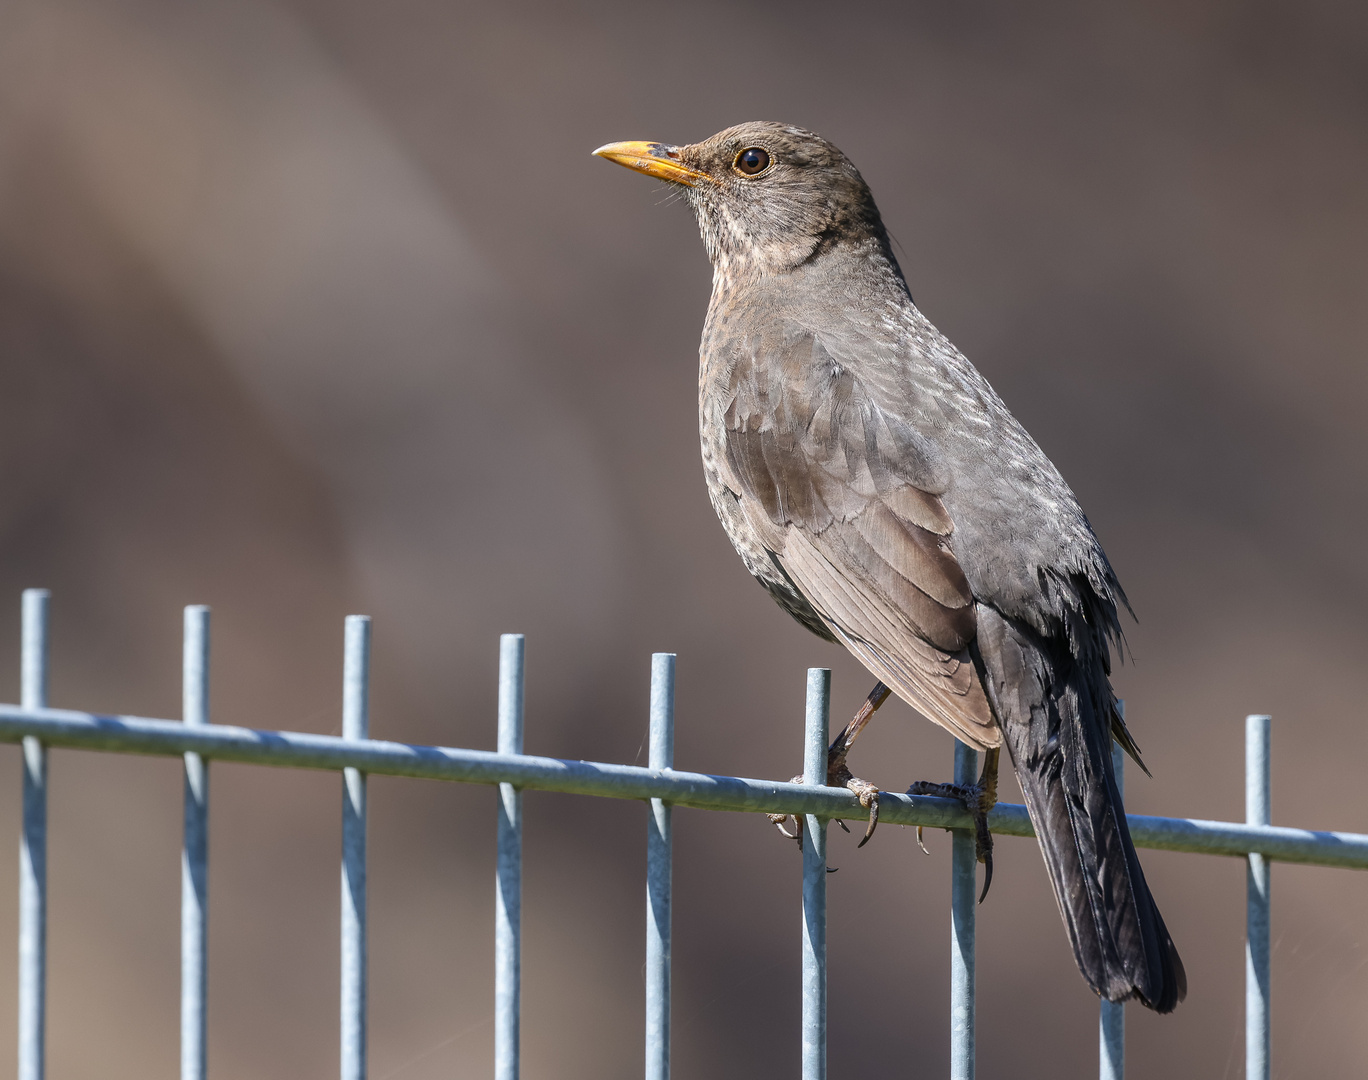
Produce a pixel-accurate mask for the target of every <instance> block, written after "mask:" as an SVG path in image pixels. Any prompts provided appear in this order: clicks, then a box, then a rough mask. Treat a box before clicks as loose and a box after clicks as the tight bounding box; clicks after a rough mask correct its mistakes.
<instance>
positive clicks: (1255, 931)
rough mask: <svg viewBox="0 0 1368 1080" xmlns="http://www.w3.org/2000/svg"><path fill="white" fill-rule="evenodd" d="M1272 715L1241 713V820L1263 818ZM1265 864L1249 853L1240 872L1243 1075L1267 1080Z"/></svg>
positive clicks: (1265, 816)
mask: <svg viewBox="0 0 1368 1080" xmlns="http://www.w3.org/2000/svg"><path fill="white" fill-rule="evenodd" d="M1271 725H1272V718H1271V717H1268V716H1248V717H1246V718H1245V820H1246V821H1248V822H1249V823H1250V824H1251V825H1267V824H1268V822H1269V789H1270V784H1269V763H1268V751H1269V729H1270V727H1271ZM1269 884H1270V882H1269V866H1268V860H1267V859H1265V858H1264V856H1263V855H1261V854H1258V853H1251V854H1250V855H1249V867H1248V869H1247V870H1246V872H1245V890H1246V905H1245V917H1246V931H1245V1080H1268V1078H1269V1075H1270V1071H1269V1069H1270V1056H1269V1049H1270V1037H1269V1036H1270V1033H1269V1019H1270V1014H1269V998H1268V990H1269V985H1268V976H1269V948H1268V946H1269V901H1270V896H1269Z"/></svg>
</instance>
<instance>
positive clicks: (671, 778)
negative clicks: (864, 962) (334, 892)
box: [0, 704, 1368, 870]
mask: <svg viewBox="0 0 1368 1080" xmlns="http://www.w3.org/2000/svg"><path fill="white" fill-rule="evenodd" d="M29 735H32V736H34V737H36V738H38V739H40V740H41V741H42V742H43V743H44V744H46V745H48V746H63V747H75V748H79V749H83V750H107V751H112V752H115V753H126V754H158V755H171V756H175V755H179V754H182V753H186V752H195V753H198V754H201V755H203V756H204V757H205V758H206V759H210V758H214V759H217V760H220V761H239V762H244V763H248V764H254V765H274V766H280V767H283V768H294V769H328V770H333V771H338V770H341V769H344V768H348V767H351V768H357V769H361V770H363V771H365V772H368V773H371V774H373V775H374V774H380V775H383V776H411V777H415V778H418V779H425V780H449V781H455V782H458V783H467V784H504V783H506V784H514V785H516V786H518V787H521V788H533V789H537V790H541V791H562V792H568V793H571V794H576V795H601V796H604V797H606V798H612V799H665V800H666V801H667V802H672V803H674V804H675V806H691V807H697V808H699V809H703V810H737V811H742V812H746V813H756V814H817V815H819V816H820V817H825V818H835V817H839V818H856V817H859V818H864V817H865V816H867V812H866V811H865V810H864V808H863V807H861V806H860V803H859V800H858V799H857V798H856V797H855V795H854V794H853V793H852V792H850V791H847V790H846V789H844V788H811V787H808V786H806V785H804V784H791V783H786V782H784V781H780V780H756V779H750V778H747V777H743V776H711V775H709V774H707V773H691V772H682V771H680V770H677V769H676V770H673V771H671V772H669V773H665V774H662V773H656V772H652V771H651V770H650V769H646V768H640V767H637V766H634V765H614V764H609V763H604V762H599V761H567V760H562V759H560V758H547V757H536V756H532V755H524V754H519V755H507V754H498V753H493V752H491V751H488V750H467V749H462V748H457V747H450V746H415V745H411V744H408V743H396V742H385V741H384V740H380V739H370V740H368V741H366V742H364V743H356V742H349V741H347V740H345V739H342V738H339V737H337V736H333V735H314V734H310V733H307V732H297V731H259V730H256V729H253V728H241V727H231V726H228V725H226V724H211V725H209V726H207V727H203V728H189V727H186V726H185V725H184V724H181V723H179V722H177V721H172V720H152V719H147V718H145V717H139V716H111V715H103V714H99V713H86V712H76V711H74V710H70V709H43V710H41V711H38V712H34V711H29V710H26V709H24V708H22V707H21V706H18V705H12V704H0V743H3V742H10V743H17V742H20V741H22V739H23V738H24V737H25V736H29ZM879 808H880V809H879V820H880V821H881V822H883V823H884V824H893V825H925V826H926V827H927V828H935V829H967V828H969V827H970V825H971V824H972V823H971V822H970V820H969V815H968V814H966V813H965V811H964V807H963V806H962V805H960V803H959V801H958V800H956V799H939V798H934V797H932V796H924V795H896V794H892V793H890V792H883V793H882V794H881V795H880V797H879ZM1126 820H1127V821H1128V822H1129V823H1130V831H1131V839H1132V840H1133V841H1134V842H1135V846H1136V847H1141V848H1154V849H1156V850H1160V851H1189V852H1194V853H1197V854H1202V855H1229V856H1233V857H1237V858H1244V857H1245V855H1247V854H1248V853H1249V852H1251V851H1254V852H1258V853H1260V854H1262V855H1263V856H1264V857H1265V858H1268V859H1272V860H1275V861H1277V862H1292V863H1303V864H1307V865H1313V866H1335V867H1342V868H1345V869H1353V870H1368V835H1364V834H1362V833H1347V832H1329V831H1317V830H1311V829H1293V828H1288V827H1286V826H1281V825H1248V824H1245V823H1244V822H1237V821H1203V820H1200V819H1194V818H1163V817H1149V816H1146V815H1144V814H1130V815H1128V816H1127V818H1126ZM988 824H989V825H990V826H991V827H992V830H993V832H994V834H995V835H998V836H1035V831H1034V830H1033V829H1032V828H1031V821H1030V818H1029V817H1028V815H1027V813H1026V808H1025V807H1024V806H1021V805H1020V804H1018V803H998V805H997V806H996V807H995V808H994V809H993V812H992V813H991V814H989V815H988Z"/></svg>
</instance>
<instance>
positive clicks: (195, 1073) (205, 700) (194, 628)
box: [181, 604, 209, 1080]
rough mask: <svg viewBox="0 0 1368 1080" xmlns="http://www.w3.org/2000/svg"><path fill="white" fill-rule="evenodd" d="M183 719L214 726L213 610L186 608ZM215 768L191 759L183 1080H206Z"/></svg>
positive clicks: (184, 858) (184, 872) (184, 862)
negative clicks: (212, 779)
mask: <svg viewBox="0 0 1368 1080" xmlns="http://www.w3.org/2000/svg"><path fill="white" fill-rule="evenodd" d="M181 719H182V721H183V722H184V723H185V724H187V725H189V726H199V725H201V724H207V723H209V609H208V608H207V607H204V606H202V605H199V604H192V605H190V606H189V607H187V608H186V609H185V626H184V638H183V641H182V649H181ZM208 885H209V769H208V766H207V765H205V763H204V759H203V758H201V757H200V755H199V754H193V753H187V754H186V755H185V843H184V847H183V848H182V850H181V1080H204V1076H205V1073H206V1071H207V1069H208V1044H207V1039H206V1030H205V1028H206V1023H207V1016H208V1009H207V1002H206V996H207V988H208V978H207V976H208V955H207V954H208V945H209V889H208Z"/></svg>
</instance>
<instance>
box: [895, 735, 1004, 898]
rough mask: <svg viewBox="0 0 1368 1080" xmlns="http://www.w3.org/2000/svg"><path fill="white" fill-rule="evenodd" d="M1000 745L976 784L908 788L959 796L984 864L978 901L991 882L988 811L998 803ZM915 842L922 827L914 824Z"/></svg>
mask: <svg viewBox="0 0 1368 1080" xmlns="http://www.w3.org/2000/svg"><path fill="white" fill-rule="evenodd" d="M1000 754H1001V749H1000V748H999V747H996V746H995V747H993V749H991V750H989V751H988V752H987V753H986V754H984V756H983V773H982V774H981V775H980V776H979V781H978V783H977V784H972V785H965V784H933V783H931V782H930V781H929V780H918V781H917V782H916V783H915V784H913V785H912V786H911V787H910V788H908V789H907V793H908V794H909V795H935V796H937V797H939V798H942V799H958V800H959V801H960V802H962V803H963V804H964V808H965V809H966V810H968V811H969V816H970V817H972V818H973V819H974V851H975V854H977V856H978V861H979V862H981V863H983V891H982V892H981V893H979V903H980V904H981V903H983V900H984V897H986V896H987V895H988V886H990V885H991V884H992V883H993V834H992V833H991V832H989V830H988V811H990V810H991V809H993V807H994V806H996V805H997V782H998V757H999V756H1000ZM917 842H918V843H920V842H921V827H920V826H918V827H917Z"/></svg>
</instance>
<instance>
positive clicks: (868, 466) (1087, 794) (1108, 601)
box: [595, 123, 1187, 1012]
mask: <svg viewBox="0 0 1368 1080" xmlns="http://www.w3.org/2000/svg"><path fill="white" fill-rule="evenodd" d="M595 153H596V154H598V155H599V156H601V157H605V158H608V159H609V160H612V161H616V162H618V163H619V164H622V165H625V166H627V167H628V168H630V169H635V170H636V171H638V172H642V173H646V174H647V175H649V176H654V177H658V178H660V179H662V180H667V181H669V182H671V183H673V184H677V185H680V186H681V187H682V189H683V191H684V193H685V195H686V198H687V199H688V202H689V204H690V205H691V206H692V207H693V210H694V213H695V214H696V215H697V218H698V224H699V229H700V231H701V232H702V234H703V242H704V244H705V245H706V247H707V251H708V256H709V258H710V259H711V260H712V266H713V289H712V299H711V302H710V303H709V305H708V315H707V321H706V323H705V325H704V329H703V341H702V346H701V349H700V359H701V370H700V374H699V424H700V427H701V432H702V440H703V468H704V472H705V475H706V478H707V484H708V493H709V495H710V496H711V498H712V504H713V507H714V509H715V510H716V511H717V516H718V517H719V518H720V519H721V520H722V525H723V527H724V528H725V529H726V531H727V535H728V536H729V537H730V538H731V542H732V544H733V545H735V547H736V550H737V551H738V552H739V553H740V555H741V557H742V559H744V560H745V563H746V567H747V569H748V570H749V571H750V572H751V573H752V574H753V575H754V576H755V577H756V578H757V579H758V580H759V582H760V583H761V584H762V585H763V586H764V587H765V588H766V589H767V590H769V592H770V594H771V595H772V596H773V597H774V599H775V600H777V601H778V602H779V604H780V606H781V607H783V608H784V609H785V610H786V611H788V612H789V614H791V615H792V616H793V617H794V618H796V619H797V620H798V621H799V622H801V623H802V624H803V625H804V626H806V627H807V628H808V629H809V630H811V631H812V632H813V633H815V634H817V635H819V636H821V637H823V638H826V639H828V640H831V641H838V642H840V643H842V644H844V645H845V646H846V648H848V649H849V650H850V651H851V652H852V653H854V655H855V656H856V657H858V658H859V659H860V660H861V661H862V662H863V663H864V665H865V666H866V667H867V668H868V669H869V670H870V671H871V672H872V673H873V674H874V675H876V676H877V677H878V679H879V682H878V683H877V684H876V685H875V687H874V690H873V691H872V692H871V693H870V695H869V698H868V699H867V700H866V702H865V704H864V706H863V707H862V708H861V710H860V711H859V713H857V714H856V716H855V717H854V719H852V720H851V722H850V723H849V724H848V725H846V728H845V729H844V730H843V731H842V732H841V734H840V735H839V736H838V737H837V739H836V741H835V742H834V743H833V744H832V747H831V751H830V754H829V756H828V782H829V783H832V784H844V785H846V786H848V787H849V788H851V789H852V790H853V791H854V792H855V793H856V794H857V795H858V796H859V797H860V801H861V803H862V804H863V805H864V806H865V807H866V808H868V810H869V811H870V821H869V827H868V830H867V831H866V834H865V839H868V837H869V836H870V835H871V834H872V832H873V829H874V826H875V824H876V823H877V820H878V816H877V815H878V789H877V788H876V787H875V786H874V785H873V784H870V783H868V782H866V781H863V780H861V779H859V778H858V777H854V776H852V775H851V773H850V771H849V769H848V767H847V766H846V755H847V753H848V752H849V750H850V746H851V744H852V743H853V742H854V740H855V737H856V736H857V735H858V734H859V733H860V731H861V729H862V728H863V727H864V726H865V724H866V723H868V721H869V719H870V717H871V716H872V715H873V713H874V711H875V710H876V709H877V708H878V707H879V705H880V704H882V702H883V701H884V699H885V698H886V697H887V696H888V694H889V688H891V689H892V691H893V692H896V693H897V694H898V696H899V697H901V698H903V699H904V700H905V701H907V702H908V703H909V704H911V705H912V706H914V707H915V708H916V709H918V710H919V711H921V712H922V713H924V714H925V715H926V716H928V717H929V718H930V719H932V720H934V721H935V722H936V723H938V724H940V725H941V726H943V727H945V728H947V729H948V730H949V731H950V732H952V733H953V734H954V735H955V736H956V737H957V738H959V739H961V740H963V741H964V742H965V743H967V744H968V745H970V746H973V747H976V748H977V749H979V750H982V751H985V752H986V754H985V766H984V775H983V777H982V778H981V779H980V781H979V783H978V784H977V785H973V786H967V787H954V786H952V785H943V784H925V783H923V784H917V785H914V786H913V787H912V788H911V789H910V790H911V791H912V792H913V793H921V794H942V795H953V796H956V797H958V798H960V799H962V800H963V801H964V803H965V805H966V806H967V808H968V809H969V810H970V812H971V814H973V816H974V818H975V820H976V823H977V825H978V839H979V855H980V858H981V859H982V860H983V861H984V862H985V863H986V864H987V866H986V869H985V875H984V876H985V891H986V887H987V882H988V880H990V877H991V866H992V864H991V853H992V847H991V836H990V835H989V834H988V831H987V827H986V824H985V820H986V814H987V811H988V810H989V809H990V808H991V806H992V804H993V802H994V800H995V798H996V781H997V762H998V748H999V747H1000V745H1001V744H1002V743H1004V742H1005V743H1006V746H1007V751H1008V753H1009V754H1010V755H1011V758H1012V762H1013V764H1014V765H1015V767H1016V771H1017V775H1018V777H1019V778H1020V781H1021V788H1022V791H1023V792H1024V793H1025V796H1026V805H1027V808H1028V809H1029V811H1030V815H1031V820H1032V822H1033V823H1034V825H1035V830H1036V835H1037V836H1038V837H1039V839H1040V847H1041V851H1042V853H1043V854H1044V857H1045V864H1046V866H1047V868H1048V870H1049V874H1050V879H1051V881H1052V883H1053V885H1054V892H1055V898H1056V899H1057V900H1058V902H1059V910H1060V914H1061V915H1062V917H1063V920H1064V925H1065V927H1066V928H1067V930H1068V934H1069V940H1070V942H1071V944H1072V945H1073V950H1074V956H1075V958H1076V959H1077V961H1078V966H1079V970H1080V971H1081V972H1082V974H1083V977H1084V979H1086V980H1087V982H1088V984H1089V985H1090V986H1091V987H1092V988H1093V990H1094V991H1096V992H1097V993H1098V994H1100V995H1101V996H1102V997H1105V998H1107V999H1108V1000H1111V1001H1121V1000H1124V999H1126V998H1130V997H1137V998H1139V999H1140V1001H1141V1002H1142V1003H1143V1004H1144V1005H1146V1006H1148V1007H1149V1008H1151V1009H1155V1010H1156V1011H1158V1012H1169V1011H1171V1010H1172V1009H1173V1008H1174V1006H1175V1005H1177V1003H1178V1002H1179V1001H1180V1000H1182V998H1183V996H1184V994H1185V993H1186V990H1187V980H1186V976H1185V974H1184V971H1183V964H1182V961H1181V960H1180V959H1179V956H1178V952H1177V950H1176V949H1175V947H1174V945H1173V941H1172V939H1171V938H1170V936H1169V933H1168V930H1167V928H1166V927H1165V925H1164V920H1163V918H1162V917H1161V916H1160V914H1159V909H1158V907H1157V906H1156V905H1155V903H1154V900H1153V898H1152V897H1151V895H1150V891H1149V887H1148V886H1147V885H1146V883H1145V876H1144V873H1143V871H1142V870H1141V868H1140V862H1139V859H1138V858H1137V857H1136V853H1135V847H1134V845H1133V844H1132V843H1131V839H1130V833H1129V831H1128V829H1127V826H1126V818H1125V813H1124V810H1123V808H1122V804H1121V796H1120V793H1119V791H1118V789H1117V785H1116V779H1115V776H1114V775H1113V771H1112V764H1111V745H1112V740H1113V738H1116V739H1117V740H1118V741H1119V742H1120V743H1121V744H1122V745H1123V746H1124V747H1125V748H1126V749H1127V750H1128V751H1129V752H1130V753H1131V755H1132V756H1133V757H1135V758H1136V761H1137V762H1138V761H1139V756H1138V752H1137V750H1136V747H1135V744H1134V742H1133V741H1132V739H1131V738H1130V735H1129V733H1128V732H1127V731H1126V727H1125V724H1124V722H1123V720H1122V718H1121V716H1120V713H1119V711H1118V709H1117V704H1116V699H1115V696H1114V695H1113V693H1112V689H1111V684H1110V682H1109V678H1108V676H1109V674H1110V668H1111V648H1112V647H1113V646H1114V645H1116V644H1117V643H1118V642H1119V639H1120V625H1119V623H1118V620H1117V606H1118V604H1125V603H1126V599H1125V595H1124V594H1123V593H1122V591H1121V587H1120V585H1119V584H1118V582H1117V580H1116V576H1115V574H1114V573H1113V572H1112V568H1111V565H1110V564H1109V563H1108V561H1107V557H1106V555H1105V554H1104V553H1103V551H1102V547H1101V545H1100V544H1099V543H1098V540H1097V537H1096V536H1095V535H1094V534H1093V531H1092V527H1091V526H1090V525H1089V523H1088V519H1087V518H1086V517H1085V516H1084V514H1083V511H1082V510H1081V509H1080V507H1079V505H1078V501H1077V499H1076V498H1075V497H1074V494H1073V492H1072V491H1071V490H1070V489H1069V486H1068V485H1067V484H1066V483H1065V482H1064V480H1063V478H1062V477H1061V476H1060V474H1059V472H1058V470H1057V469H1056V468H1055V467H1054V465H1052V464H1051V463H1050V461H1049V459H1048V458H1046V457H1045V455H1044V453H1042V452H1041V450H1040V448H1039V447H1038V446H1037V445H1036V443H1035V441H1034V440H1033V439H1032V438H1031V436H1030V435H1028V434H1027V433H1026V430H1025V429H1024V428H1023V427H1022V426H1021V424H1019V423H1018V422H1017V420H1016V418H1015V417H1013V416H1012V414H1011V413H1010V412H1008V410H1007V407H1006V406H1005V405H1004V404H1003V403H1002V400H1001V399H1000V398H999V397H998V396H997V394H996V393H995V392H994V391H993V388H992V387H991V386H989V385H988V382H987V380H985V379H984V378H983V376H982V375H980V374H979V372H978V371H977V370H976V369H975V368H974V367H973V365H971V364H970V363H969V361H968V360H966V359H965V358H964V357H963V356H962V355H961V354H960V352H959V351H958V350H957V349H956V348H955V347H954V346H953V345H952V344H951V343H950V342H949V341H948V340H946V338H945V337H944V336H942V335H941V334H940V333H939V332H938V331H937V330H936V328H935V327H934V326H932V325H931V323H930V322H929V321H927V319H926V317H925V316H924V315H923V314H922V313H921V312H920V311H919V310H918V309H917V307H916V305H915V304H914V303H913V302H912V297H911V295H910V293H909V292H908V288H907V283H906V281H905V280H904V278H903V274H902V271H901V269H900V268H899V266H898V262H897V260H896V259H895V258H894V256H893V252H892V250H891V248H890V246H889V240H888V234H887V232H886V231H885V229H884V225H883V221H882V219H881V218H880V216H879V211H878V209H877V207H876V206H875V205H874V199H873V197H872V196H871V195H870V192H869V188H868V187H867V186H866V185H865V182H864V180H863V179H862V178H861V177H860V174H859V173H858V172H857V171H856V170H855V167H854V166H853V165H852V164H851V163H850V161H849V160H847V158H846V157H845V155H844V154H842V153H841V152H840V151H839V150H837V149H836V147H834V146H832V145H831V144H830V143H829V142H827V141H826V140H825V139H822V138H821V137H819V136H817V135H814V134H813V133H812V132H809V131H804V130H803V129H801V128H796V127H790V126H787V125H784V124H775V123H749V124H742V125H740V126H738V127H733V128H728V129H727V130H726V131H723V132H720V133H718V134H717V135H714V136H712V138H709V139H705V140H703V141H702V142H699V143H695V144H693V145H691V146H672V145H668V144H665V143H655V142H623V143H612V144H610V145H608V146H604V147H601V148H600V149H598V150H596V151H595ZM1142 767H1143V766H1142ZM781 827H782V826H781ZM861 842H862V843H863V841H861Z"/></svg>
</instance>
